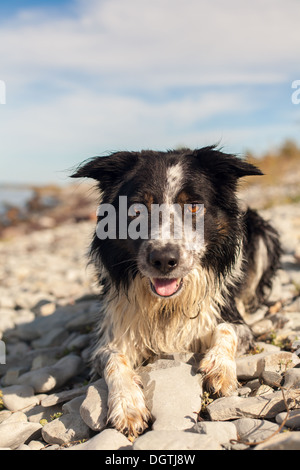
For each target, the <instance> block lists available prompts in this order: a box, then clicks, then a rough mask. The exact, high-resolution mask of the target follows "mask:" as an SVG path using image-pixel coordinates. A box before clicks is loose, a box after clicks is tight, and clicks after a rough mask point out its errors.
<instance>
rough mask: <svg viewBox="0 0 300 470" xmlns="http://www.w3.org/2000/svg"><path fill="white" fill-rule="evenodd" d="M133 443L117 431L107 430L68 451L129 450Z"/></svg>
mask: <svg viewBox="0 0 300 470" xmlns="http://www.w3.org/2000/svg"><path fill="white" fill-rule="evenodd" d="M128 449H132V443H131V442H130V441H129V440H128V439H127V437H125V436H124V434H122V433H120V432H119V431H117V430H116V429H105V430H104V431H102V432H100V433H99V434H97V435H96V436H94V437H92V438H91V439H89V440H88V441H87V442H84V443H83V444H77V445H75V446H73V447H69V449H67V450H128Z"/></svg>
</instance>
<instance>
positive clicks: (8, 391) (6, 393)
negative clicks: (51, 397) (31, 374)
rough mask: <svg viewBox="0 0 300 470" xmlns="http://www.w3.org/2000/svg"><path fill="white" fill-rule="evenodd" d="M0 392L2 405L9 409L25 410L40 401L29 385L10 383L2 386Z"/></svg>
mask: <svg viewBox="0 0 300 470" xmlns="http://www.w3.org/2000/svg"><path fill="white" fill-rule="evenodd" d="M2 394H3V397H2V399H3V405H4V406H5V408H7V409H8V410H10V411H19V410H25V409H26V408H30V407H32V406H34V405H37V404H39V402H40V398H39V397H37V396H35V395H34V389H33V388H32V387H31V386H30V385H11V386H10V387H5V388H2Z"/></svg>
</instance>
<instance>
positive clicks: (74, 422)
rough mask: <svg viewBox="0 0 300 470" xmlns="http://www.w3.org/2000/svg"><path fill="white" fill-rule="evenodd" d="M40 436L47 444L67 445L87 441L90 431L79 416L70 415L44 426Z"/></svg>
mask: <svg viewBox="0 0 300 470" xmlns="http://www.w3.org/2000/svg"><path fill="white" fill-rule="evenodd" d="M42 436H43V439H44V441H46V442H48V444H59V445H62V444H69V443H70V442H72V441H79V440H82V439H88V438H89V437H90V429H89V428H88V426H87V425H86V424H85V423H84V421H83V420H82V418H81V417H80V415H78V414H75V413H72V414H66V415H63V416H61V417H60V418H57V419H54V420H53V421H51V422H50V423H47V424H45V426H44V427H43V429H42Z"/></svg>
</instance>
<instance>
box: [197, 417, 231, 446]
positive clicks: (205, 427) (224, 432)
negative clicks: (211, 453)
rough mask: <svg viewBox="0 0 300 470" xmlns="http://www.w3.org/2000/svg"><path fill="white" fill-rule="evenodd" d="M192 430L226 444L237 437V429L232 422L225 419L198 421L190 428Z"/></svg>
mask: <svg viewBox="0 0 300 470" xmlns="http://www.w3.org/2000/svg"><path fill="white" fill-rule="evenodd" d="M191 431H192V432H197V433H199V434H205V435H207V436H209V437H211V438H212V439H214V440H215V441H216V442H217V443H218V444H221V445H222V444H228V443H230V440H231V439H236V438H237V430H236V427H235V425H234V424H233V423H231V422H227V421H200V422H198V423H196V424H195V425H194V426H193V428H192V429H191Z"/></svg>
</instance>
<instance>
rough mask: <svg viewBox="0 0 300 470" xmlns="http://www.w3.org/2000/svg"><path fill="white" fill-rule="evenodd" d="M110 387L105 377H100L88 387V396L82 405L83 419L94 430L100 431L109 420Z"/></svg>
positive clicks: (81, 413)
mask: <svg viewBox="0 0 300 470" xmlns="http://www.w3.org/2000/svg"><path fill="white" fill-rule="evenodd" d="M107 399H108V389H107V385H106V382H105V380H104V379H99V380H97V381H96V382H94V383H93V384H92V385H90V386H89V387H88V389H87V393H86V398H85V399H84V401H83V403H82V405H81V407H80V415H81V417H82V419H83V421H84V422H85V423H86V424H87V426H89V428H91V429H92V430H93V431H100V430H101V429H103V428H104V427H105V426H106V421H107V412H108V408H107Z"/></svg>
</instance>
